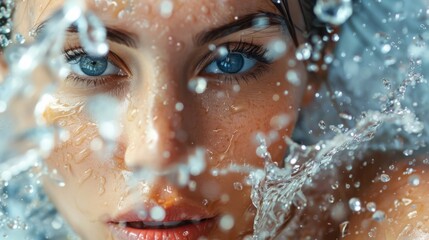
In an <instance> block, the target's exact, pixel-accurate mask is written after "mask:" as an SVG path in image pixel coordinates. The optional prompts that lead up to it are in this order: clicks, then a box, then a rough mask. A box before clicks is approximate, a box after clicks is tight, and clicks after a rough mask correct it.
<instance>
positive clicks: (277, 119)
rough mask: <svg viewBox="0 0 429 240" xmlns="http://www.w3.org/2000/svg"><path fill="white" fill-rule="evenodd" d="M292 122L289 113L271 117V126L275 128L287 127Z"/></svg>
mask: <svg viewBox="0 0 429 240" xmlns="http://www.w3.org/2000/svg"><path fill="white" fill-rule="evenodd" d="M290 122H291V119H290V117H289V115H287V114H279V115H276V116H274V117H272V118H271V121H270V126H271V127H272V128H273V129H275V130H280V129H283V128H285V127H286V126H287V125H288V124H289V123H290Z"/></svg>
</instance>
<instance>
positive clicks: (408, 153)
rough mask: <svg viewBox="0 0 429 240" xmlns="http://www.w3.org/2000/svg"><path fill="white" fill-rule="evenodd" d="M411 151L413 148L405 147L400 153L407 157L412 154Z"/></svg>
mask: <svg viewBox="0 0 429 240" xmlns="http://www.w3.org/2000/svg"><path fill="white" fill-rule="evenodd" d="M413 152H414V151H413V149H405V150H404V151H403V152H402V153H403V154H404V156H407V157H409V156H411V155H413Z"/></svg>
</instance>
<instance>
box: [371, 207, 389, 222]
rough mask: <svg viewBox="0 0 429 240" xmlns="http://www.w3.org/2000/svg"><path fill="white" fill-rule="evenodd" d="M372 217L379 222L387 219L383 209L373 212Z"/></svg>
mask: <svg viewBox="0 0 429 240" xmlns="http://www.w3.org/2000/svg"><path fill="white" fill-rule="evenodd" d="M372 219H373V220H374V221H377V222H382V221H384V219H386V214H385V213H384V212H383V211H380V210H377V211H375V212H374V214H372Z"/></svg>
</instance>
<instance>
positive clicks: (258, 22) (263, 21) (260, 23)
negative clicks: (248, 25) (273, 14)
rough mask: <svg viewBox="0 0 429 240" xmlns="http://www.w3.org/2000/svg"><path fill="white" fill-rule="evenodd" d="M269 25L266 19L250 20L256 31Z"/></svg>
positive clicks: (268, 20)
mask: <svg viewBox="0 0 429 240" xmlns="http://www.w3.org/2000/svg"><path fill="white" fill-rule="evenodd" d="M269 23H270V19H269V18H268V17H256V18H254V19H253V20H252V26H253V27H254V28H256V29H264V28H266V27H268V26H269Z"/></svg>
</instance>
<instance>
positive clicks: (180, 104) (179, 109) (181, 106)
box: [175, 102, 185, 112]
mask: <svg viewBox="0 0 429 240" xmlns="http://www.w3.org/2000/svg"><path fill="white" fill-rule="evenodd" d="M184 107H185V106H184V105H183V103H181V102H177V103H176V105H175V108H176V111H178V112H181V111H183V108H184Z"/></svg>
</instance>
